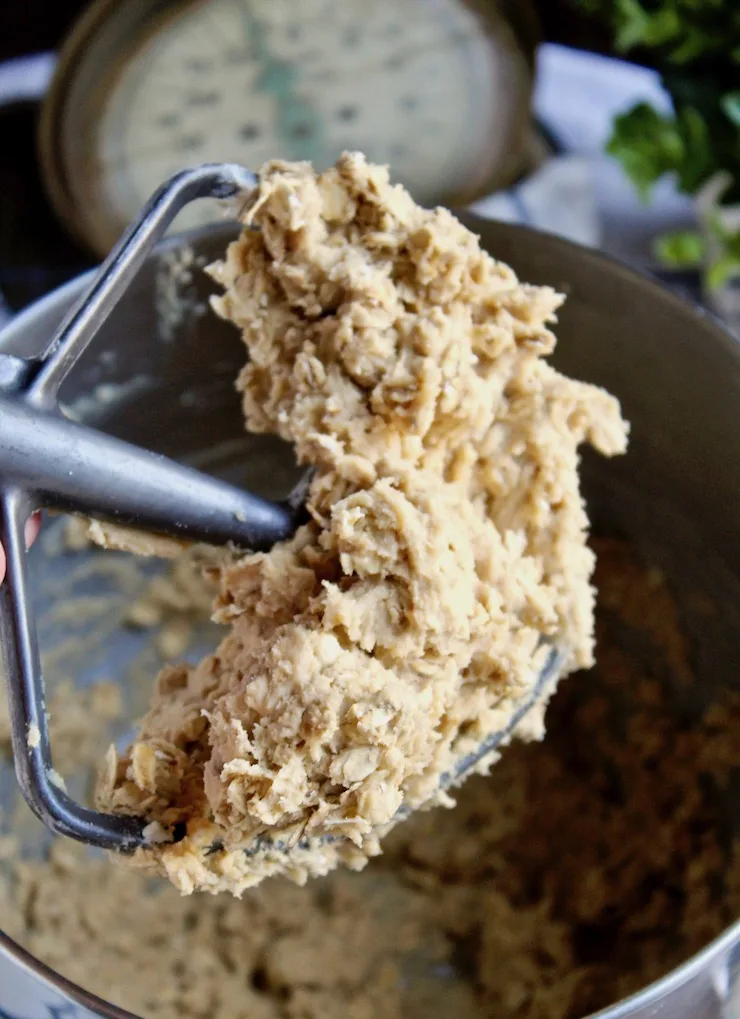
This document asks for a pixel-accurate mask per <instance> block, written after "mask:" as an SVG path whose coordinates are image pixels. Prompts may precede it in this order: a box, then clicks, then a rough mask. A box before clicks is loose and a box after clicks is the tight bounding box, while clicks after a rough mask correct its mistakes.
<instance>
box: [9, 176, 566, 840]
mask: <svg viewBox="0 0 740 1019" xmlns="http://www.w3.org/2000/svg"><path fill="white" fill-rule="evenodd" d="M255 184H256V178H255V176H254V175H253V174H252V173H250V172H249V171H248V170H245V169H243V168H242V167H240V166H236V165H233V164H214V165H205V166H200V167H195V168H193V169H190V170H185V171H183V172H182V173H179V174H177V175H176V176H175V177H173V178H172V179H171V180H170V181H169V182H168V183H167V184H165V185H164V186H163V187H162V188H160V190H159V191H157V192H156V194H154V195H153V197H152V198H151V199H150V201H149V203H148V204H147V205H146V206H145V208H144V210H143V212H142V214H141V216H140V217H139V219H138V220H137V221H136V222H135V223H133V224H132V225H131V227H130V228H129V229H128V230H127V231H126V233H125V234H124V235H123V237H122V239H121V240H120V241H119V243H118V244H117V245H116V247H115V248H114V249H113V251H112V252H111V254H110V255H109V256H108V258H107V259H106V260H105V262H104V263H103V264H102V266H101V267H100V269H99V271H98V272H97V274H96V275H95V277H94V278H93V280H92V283H91V284H90V287H89V289H88V290H87V292H86V293H85V294H84V296H83V298H82V299H81V300H80V301H79V302H78V303H77V305H76V306H75V307H74V308H73V309H72V310H71V311H70V313H69V314H68V315H67V317H66V318H65V319H64V321H63V322H62V325H61V326H60V328H59V330H58V331H57V333H56V335H55V336H54V338H53V339H52V340H51V342H50V343H49V345H48V348H47V350H46V351H45V352H44V353H43V354H42V355H41V356H40V357H39V358H38V359H36V360H33V361H26V360H23V359H20V358H15V357H11V356H8V355H0V541H1V542H2V544H3V546H4V548H5V554H6V560H7V570H6V573H7V576H6V580H5V582H4V583H3V584H2V585H0V646H1V647H2V654H3V659H4V665H5V672H6V675H7V687H8V699H9V707H10V721H11V732H12V741H13V756H14V760H15V769H16V774H17V776H18V782H19V784H20V788H21V791H22V793H23V796H24V797H25V799H26V802H27V803H28V805H29V807H30V808H31V810H33V812H34V813H35V814H36V815H37V816H38V817H39V818H40V819H41V821H43V823H44V824H45V825H46V826H47V827H48V828H50V829H51V830H52V831H53V832H56V833H58V834H61V835H67V836H70V837H71V838H74V839H77V840H79V841H81V842H86V843H88V844H90V845H94V846H100V847H102V848H104V849H116V850H119V851H123V852H130V851H133V850H134V849H136V848H137V847H138V846H144V845H147V844H148V839H147V837H146V834H145V832H146V827H147V826H146V821H145V820H143V819H141V818H134V817H125V816H119V815H111V814H103V813H101V812H99V811H95V810H90V809H88V808H86V807H83V806H82V805H81V804H79V803H77V802H75V801H74V800H73V799H71V797H69V796H68V795H67V793H66V792H65V791H64V790H63V789H62V788H61V787H60V785H59V782H58V779H57V777H56V772H55V771H54V770H53V764H52V755H51V747H50V743H49V731H48V721H47V714H46V705H45V694H44V678H43V674H42V671H41V662H40V657H39V649H38V643H37V639H36V625H35V621H34V616H33V609H32V602H31V598H30V592H29V574H28V565H27V556H28V554H27V552H26V547H25V537H24V529H25V522H26V520H27V518H28V516H29V515H30V514H31V512H32V511H33V510H35V509H36V508H37V507H39V506H43V507H51V508H55V509H61V510H68V511H74V512H79V513H84V514H85V515H87V516H92V517H99V518H102V519H105V520H109V521H113V522H114V523H117V524H123V525H127V526H133V527H138V528H141V529H144V530H147V531H150V532H151V531H153V532H158V533H161V534H167V535H171V536H173V537H176V538H185V539H191V540H195V541H205V542H209V543H211V544H226V543H228V542H234V543H235V544H236V545H237V546H239V547H242V548H246V549H251V550H256V551H259V550H266V549H269V548H270V547H271V546H272V545H274V544H275V542H277V541H281V540H283V539H285V538H288V537H290V535H292V534H293V533H294V531H295V529H296V527H297V526H298V525H299V523H300V522H301V521H302V519H304V517H305V508H304V500H305V495H306V491H307V486H308V481H309V479H310V474H306V475H304V478H303V480H302V481H301V482H300V483H299V485H298V486H297V488H296V489H295V490H294V492H293V494H292V495H291V496H290V497H289V498H288V499H287V500H286V501H285V502H283V503H274V502H269V501H267V500H265V499H260V498H258V497H257V496H255V495H252V494H250V493H249V492H244V491H241V490H239V489H237V488H233V487H232V486H230V485H227V484H225V483H222V482H220V481H216V480H214V479H212V478H209V477H206V476H205V475H203V474H201V473H199V472H198V471H195V470H192V469H190V468H187V467H184V466H181V465H180V464H176V463H174V462H172V461H170V460H167V459H166V458H165V457H162V456H159V455H157V454H154V453H151V452H147V451H146V450H143V449H139V448H138V447H137V446H132V445H130V444H128V443H125V442H122V441H120V440H118V439H114V438H111V437H110V436H106V435H103V434H102V433H100V432H96V431H94V430H92V429H89V428H86V427H84V426H82V425H79V424H76V423H74V422H72V421H70V420H68V419H67V418H65V417H63V415H62V413H61V411H60V408H59V399H58V394H59V387H60V385H61V383H62V381H63V380H64V378H65V377H66V375H67V373H68V372H69V371H70V369H71V368H72V367H73V366H74V364H75V363H76V361H77V359H78V358H79V357H80V355H81V354H82V353H83V351H84V350H85V349H86V347H87V346H88V344H89V343H90V342H91V340H92V339H93V337H94V336H95V334H96V332H97V331H98V329H99V328H100V326H101V325H102V323H103V322H104V321H105V319H106V317H107V316H108V314H109V313H110V312H111V310H112V309H113V307H114V306H115V304H116V302H117V300H118V299H119V298H120V297H121V295H122V294H123V292H124V291H125V289H126V287H127V285H128V284H129V283H130V282H131V280H132V279H133V277H134V276H135V274H136V272H137V271H138V269H139V268H140V267H141V265H142V263H143V262H144V259H145V258H146V256H147V255H148V253H149V251H150V250H151V248H152V246H153V245H154V243H155V242H156V241H157V240H158V239H159V238H160V237H161V236H162V235H163V233H164V232H165V230H166V228H167V227H168V226H169V224H170V223H171V222H172V220H173V219H174V217H175V215H176V214H177V213H178V212H179V211H180V209H181V208H182V207H183V206H184V205H186V204H188V203H189V202H191V201H194V200H195V199H197V198H231V197H236V196H238V195H239V194H240V192H242V191H244V190H246V189H250V188H252V187H254V185H255ZM545 659H546V660H545ZM564 659H565V655H564V653H563V652H562V650H560V649H557V648H555V647H550V646H549V645H548V647H547V648H546V649H545V654H544V659H543V658H542V657H540V658H539V659H538V660H539V661H540V663H541V667H540V671H539V674H538V675H537V676H536V677H534V678H533V681H532V683H531V684H530V685H528V687H527V689H526V690H525V691H523V692H522V693H521V694H520V696H519V697H515V698H514V703H513V704H512V705H511V711H510V712H509V714H508V722H507V724H506V726H505V728H503V729H502V730H501V731H499V732H494V733H490V734H489V735H488V736H487V737H486V739H484V740H482V741H481V743H480V745H479V746H478V747H477V748H476V749H475V751H474V752H473V753H471V754H469V755H468V756H466V757H465V758H464V759H463V760H461V761H460V762H458V765H457V767H456V768H455V769H454V770H453V771H451V772H450V773H449V774H448V775H445V776H443V779H442V786H443V788H448V787H452V786H455V785H457V784H459V783H460V782H461V781H462V780H463V779H464V777H465V776H466V774H468V773H469V772H471V771H473V770H475V769H476V768H477V767H478V766H479V765H480V764H481V762H482V761H483V760H484V758H486V757H487V756H488V755H490V754H491V753H492V752H493V751H495V750H496V748H498V747H499V746H501V745H503V744H504V743H506V742H507V741H508V740H509V739H510V738H511V736H512V735H513V733H514V730H515V729H516V727H517V726H518V725H519V724H520V723H521V722H522V720H523V719H524V716H525V715H526V714H527V713H528V712H529V711H530V710H531V708H532V707H533V706H534V705H535V704H539V703H542V701H543V700H545V699H546V698H547V697H548V695H549V693H550V692H551V691H552V689H553V688H554V686H555V682H556V680H557V677H558V675H559V674H560V672H561V670H562V668H563V664H564ZM543 662H544V664H542V663H543ZM408 812H409V810H408V808H405V807H403V806H402V807H401V808H400V809H399V812H398V815H397V819H398V820H400V819H402V818H403V817H405V816H406V814H407V813H408ZM327 841H334V839H333V838H327ZM280 848H284V849H289V848H295V847H289V846H283V845H282V843H280V842H275V841H268V840H266V841H265V843H264V845H258V846H257V847H256V849H253V850H250V852H259V851H260V850H261V849H270V850H275V849H280ZM298 848H300V845H299V846H298Z"/></svg>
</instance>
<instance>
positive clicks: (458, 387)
mask: <svg viewBox="0 0 740 1019" xmlns="http://www.w3.org/2000/svg"><path fill="white" fill-rule="evenodd" d="M242 219H243V223H244V230H243V232H242V234H241V237H240V238H239V239H238V240H237V241H235V242H234V243H233V244H232V245H231V246H230V248H229V250H228V252H227V255H226V258H225V260H224V261H223V263H219V264H218V265H216V266H214V267H213V268H212V270H211V271H212V274H213V275H214V277H215V278H216V279H217V280H218V281H219V283H220V284H221V285H222V286H223V289H224V294H223V297H221V298H220V299H219V300H218V301H216V302H215V307H216V310H217V311H218V313H219V314H220V315H222V316H223V317H224V318H227V319H230V320H231V321H233V322H234V323H235V325H237V326H238V327H239V328H240V329H241V331H242V335H243V338H244V342H245V344H246V346H247V349H248V352H249V362H248V364H247V366H246V367H245V368H244V370H243V372H242V374H241V376H240V378H239V380H238V387H239V389H240V390H241V391H242V393H243V394H244V412H245V417H246V422H247V427H248V428H249V429H250V430H251V431H253V432H271V433H275V434H277V435H279V436H281V437H282V438H283V439H285V440H288V441H289V442H291V443H293V445H294V447H295V450H296V453H297V456H298V459H299V461H300V462H301V463H303V464H307V465H311V466H313V468H314V469H315V475H314V478H313V481H312V483H311V487H310V494H309V499H308V507H309V511H310V517H311V519H310V522H309V523H307V524H306V525H305V526H303V527H302V528H301V529H300V530H299V531H298V533H297V534H296V535H295V537H294V538H293V539H292V540H291V541H288V542H284V543H282V544H280V545H278V546H276V547H275V548H274V549H273V550H272V551H271V552H270V553H269V554H259V555H245V556H243V557H242V558H240V559H237V560H236V561H235V562H232V563H229V564H227V565H225V566H223V567H222V568H221V570H220V589H219V594H218V597H217V600H216V605H215V618H216V619H217V620H218V621H220V622H222V623H224V624H227V625H228V626H229V631H228V633H227V635H226V636H225V638H224V640H223V641H222V643H221V645H220V647H219V648H218V649H217V651H216V652H215V654H213V655H211V656H209V657H208V658H206V659H205V660H204V661H202V662H201V663H200V664H199V665H197V666H195V667H191V666H187V665H175V666H171V667H169V668H167V669H165V671H164V672H163V673H162V675H161V676H160V677H159V680H158V684H157V689H156V694H155V697H154V700H153V703H152V706H151V710H150V712H149V714H148V715H147V717H146V718H145V719H144V721H143V723H142V725H141V729H140V732H139V735H138V736H137V739H136V741H135V742H134V744H133V745H132V747H131V748H130V750H129V752H128V753H126V754H125V755H124V756H122V757H120V758H119V757H118V756H117V755H116V752H115V750H113V749H111V751H110V752H109V755H108V758H107V761H106V766H105V768H104V772H103V775H102V777H101V781H100V784H99V789H98V804H99V806H101V807H103V808H105V809H109V810H110V809H112V810H115V811H120V812H125V813H134V814H138V815H141V816H143V817H144V818H146V819H147V820H148V821H149V822H158V825H161V826H164V828H165V829H166V830H168V831H171V830H172V829H173V828H174V826H175V825H178V824H184V825H185V826H186V836H185V838H184V839H182V840H181V841H178V842H176V843H174V844H173V843H170V844H164V845H157V846H153V847H152V848H151V849H147V850H142V851H140V852H139V853H138V854H137V856H136V858H135V861H134V862H135V863H137V864H139V865H141V866H144V867H147V868H154V869H156V870H157V871H158V872H160V873H162V874H166V875H167V877H169V879H170V880H171V881H172V882H173V883H174V884H175V885H176V887H177V888H179V889H180V890H181V891H182V892H186V893H187V892H191V891H193V890H194V889H205V890H208V891H212V892H217V891H222V890H228V891H231V892H234V893H235V894H240V893H241V892H242V891H243V890H244V889H245V888H247V887H249V886H250V885H254V884H256V883H257V882H259V881H260V880H261V879H262V878H264V877H265V876H268V875H271V874H277V873H283V874H286V875H287V876H288V877H290V878H292V879H293V880H295V881H298V882H302V881H304V880H305V879H306V877H308V876H310V875H318V874H324V873H326V872H327V871H329V870H330V869H332V868H333V867H334V866H336V865H337V864H338V863H340V862H342V863H344V864H347V865H349V866H352V867H355V868H359V867H361V866H363V865H364V864H365V862H366V861H367V858H368V857H369V856H372V855H375V854H377V853H378V852H379V837H380V836H381V835H382V834H384V833H385V832H386V831H387V830H388V828H389V826H390V825H392V823H393V820H394V818H395V817H396V814H397V811H398V809H399V807H401V806H402V805H403V806H404V807H408V808H412V809H417V808H421V807H428V806H431V805H434V804H436V803H439V802H445V803H451V802H452V801H451V800H450V799H449V797H445V796H440V794H439V786H440V777H441V776H442V775H443V774H444V773H447V772H449V771H450V770H451V769H453V768H454V765H455V762H456V761H458V760H459V759H460V758H461V757H462V756H464V755H465V754H466V753H468V752H469V751H470V750H471V748H473V747H474V746H476V745H477V744H478V743H479V742H480V740H481V739H482V738H483V737H484V736H485V735H486V734H488V733H489V732H491V731H493V730H497V729H500V728H502V726H503V724H504V723H505V722H506V720H507V717H508V716H509V714H510V712H511V709H512V704H513V703H514V701H515V699H516V698H517V697H519V696H521V695H522V693H523V692H525V691H526V690H527V689H528V688H529V687H530V686H531V684H532V683H533V682H534V680H535V678H536V675H537V672H538V670H539V668H540V667H541V665H542V662H543V661H544V657H545V655H546V653H547V647H546V646H544V644H543V640H544V641H545V642H549V643H555V644H557V645H558V646H560V647H562V648H563V649H564V650H565V652H566V654H567V665H566V669H565V671H566V672H569V671H572V670H573V669H575V668H579V667H582V666H586V665H589V664H590V663H591V661H592V644H593V637H592V631H593V590H592V588H591V585H590V575H591V571H592V567H593V556H592V553H591V552H590V551H589V549H588V548H587V545H586V530H587V523H588V522H587V518H586V514H585V510H584V507H583V502H582V499H581V496H580V493H579V485H578V446H579V445H580V444H581V443H583V442H589V443H591V444H592V445H593V446H595V447H596V448H597V449H598V450H599V451H601V452H602V453H604V454H606V455H612V454H616V453H621V452H622V451H623V450H624V449H625V445H626V426H625V424H624V422H623V421H622V419H621V417H620V413H619V406H618V404H617V401H616V400H615V399H614V398H613V397H611V396H610V395H608V394H607V393H605V392H603V391H602V390H600V389H598V388H595V387H593V386H589V385H586V384H583V383H580V382H575V381H572V380H570V379H567V378H565V377H564V376H562V375H560V374H559V373H558V372H556V371H555V370H554V369H553V368H552V367H550V366H549V365H548V364H547V362H546V361H545V356H546V355H548V354H549V353H551V351H552V349H553V347H554V345H555V337H554V336H553V334H552V332H551V331H550V328H549V325H550V324H551V323H552V322H553V321H554V319H555V311H556V309H557V308H558V306H559V305H560V303H561V301H562V298H561V297H560V296H559V295H558V294H556V293H555V292H554V291H553V290H551V289H549V288H547V287H533V286H528V285H526V284H523V283H520V282H519V281H518V280H517V278H516V276H515V274H514V273H513V271H512V270H511V269H509V268H508V267H507V266H505V265H503V264H501V263H499V262H497V261H496V260H495V259H494V258H492V257H491V256H490V255H488V254H486V253H485V252H483V251H482V250H481V248H480V246H479V243H478V240H477V238H476V237H475V236H474V235H473V234H471V233H470V232H469V231H468V230H467V229H465V228H464V227H463V226H462V225H461V224H460V223H458V222H457V220H456V219H455V218H454V217H453V216H452V215H451V214H450V213H449V212H447V211H445V210H443V209H437V210H434V211H427V210H423V209H421V208H419V207H418V206H416V205H415V204H414V203H413V201H412V200H411V198H410V197H409V196H408V194H407V193H406V192H405V191H404V190H403V189H402V188H400V187H393V186H391V185H390V184H389V182H388V177H387V173H386V171H385V170H384V169H382V168H379V167H374V166H369V165H368V164H367V163H366V162H365V160H364V159H363V157H361V156H359V155H345V156H344V157H342V158H341V159H340V160H339V162H338V164H337V166H336V167H335V168H333V169H330V170H328V171H327V172H325V173H323V174H321V175H320V176H316V175H315V174H314V173H313V171H312V170H311V168H310V167H309V166H308V165H307V164H285V163H271V164H268V165H267V166H266V167H265V168H264V169H263V170H262V172H261V174H260V182H259V186H258V187H257V188H256V189H255V191H254V192H253V193H252V194H250V195H248V196H247V197H246V200H245V204H244V207H243V213H242ZM255 228H256V229H255ZM538 722H539V718H535V719H534V723H532V724H530V725H529V726H528V727H527V734H529V735H532V734H536V733H537V732H538V731H541V726H539V725H538ZM488 763H490V761H489V762H488ZM157 830H161V829H160V828H158V829H157ZM327 837H329V838H331V839H332V841H331V842H326V841H325V840H326V838H327Z"/></svg>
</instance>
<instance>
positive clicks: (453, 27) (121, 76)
mask: <svg viewBox="0 0 740 1019" xmlns="http://www.w3.org/2000/svg"><path fill="white" fill-rule="evenodd" d="M121 6H125V5H121ZM138 6H139V7H141V6H142V5H141V4H138ZM144 6H145V5H144ZM155 6H157V5H156V4H155ZM159 7H160V8H161V10H160V9H158V10H156V11H155V10H153V11H152V14H151V17H149V18H148V19H145V22H144V24H143V25H140V26H139V28H138V31H137V32H136V33H135V35H136V38H135V39H134V40H133V42H131V41H126V40H121V46H120V51H119V52H118V53H117V54H116V57H115V59H113V60H111V59H110V53H111V49H112V48H113V49H114V50H115V47H114V46H112V43H111V39H110V38H108V39H107V40H106V43H105V53H107V54H108V67H109V68H110V70H108V71H107V72H106V73H103V72H102V71H100V73H99V74H98V75H97V88H93V90H92V93H90V92H89V89H88V90H87V94H88V98H87V99H86V98H85V90H82V89H80V88H79V87H78V88H77V90H76V92H77V106H78V108H77V110H76V111H70V110H69V103H68V104H67V105H66V106H65V104H64V103H63V102H62V103H60V102H59V101H57V105H56V119H57V120H59V121H61V122H62V123H60V125H59V126H58V128H57V134H58V136H59V138H60V144H57V146H56V150H57V151H58V152H61V153H62V156H63V160H64V161H66V164H67V165H66V166H62V167H58V168H57V170H58V172H59V173H60V175H61V176H62V177H63V178H64V179H65V182H66V183H65V191H66V197H67V199H68V201H67V204H68V205H70V204H71V205H73V206H74V207H75V214H76V215H77V218H78V220H79V223H78V225H77V229H78V232H82V233H83V235H85V236H86V238H87V239H88V240H89V241H90V242H91V243H92V244H93V246H94V247H96V248H97V249H98V250H101V251H102V250H105V249H106V248H108V247H109V246H110V245H111V244H112V243H113V241H114V240H115V238H116V237H117V236H118V234H119V233H120V231H121V229H122V228H123V226H124V225H125V224H126V223H127V222H129V221H130V220H131V218H132V217H133V216H135V214H136V213H137V212H138V210H139V209H140V208H141V206H142V205H143V203H144V202H145V201H146V199H147V198H148V197H149V195H150V194H151V193H152V192H153V191H154V190H155V189H156V188H157V187H158V186H159V184H161V183H162V181H163V180H165V179H166V178H167V177H169V176H170V175H172V174H173V173H175V172H176V171H178V170H180V169H182V168H183V167H185V166H190V165H193V164H195V163H201V162H211V161H234V162H238V163H242V164H243V165H244V166H247V167H249V168H250V169H257V168H259V166H260V165H261V164H262V163H264V162H265V161H266V160H268V159H274V158H283V159H291V160H299V159H307V160H310V161H311V162H312V163H313V164H314V165H315V166H316V167H317V168H323V167H326V166H328V165H329V164H331V163H332V162H333V161H334V160H335V159H336V157H337V156H338V155H339V154H340V153H341V152H342V151H344V150H359V151H362V152H364V153H365V154H366V155H367V156H368V158H369V159H371V160H372V161H374V162H381V163H388V164H389V165H390V167H391V173H392V176H393V179H394V180H396V181H399V182H401V183H403V184H405V185H406V186H407V187H408V188H409V190H410V191H411V192H412V194H413V195H414V197H415V198H416V199H417V200H419V201H420V202H422V203H425V204H433V203H436V202H439V201H450V200H451V199H457V198H469V197H474V196H477V195H478V194H480V193H482V192H483V191H485V190H486V189H487V188H488V187H490V186H493V185H495V184H497V183H500V182H501V181H500V180H497V177H502V176H506V174H507V173H508V172H510V167H511V154H512V152H513V151H516V149H517V143H518V142H519V139H520V138H521V136H522V135H523V134H524V133H525V131H524V130H522V121H524V122H525V128H526V118H527V101H528V97H529V87H530V81H529V69H528V65H527V61H526V58H525V57H524V55H523V54H522V52H521V50H520V49H519V47H518V45H517V41H516V38H515V36H514V34H513V32H512V30H511V29H510V28H509V27H508V25H507V24H506V22H505V21H504V20H503V19H501V18H500V17H499V16H498V14H497V13H496V8H495V4H493V3H491V4H485V5H481V6H473V4H471V3H469V2H468V0H196V2H186V3H179V4H176V5H175V6H174V7H173V6H172V5H171V4H169V5H167V6H164V7H163V6H162V5H161V4H160V5H159ZM108 35H109V36H110V35H111V31H110V29H109V30H108ZM101 48H102V47H101ZM83 52H85V58H84V59H85V60H86V61H87V63H88V65H89V67H88V71H87V74H86V75H85V74H84V73H80V72H79V71H78V73H77V77H78V78H79V79H82V78H85V77H86V78H87V81H88V83H90V82H93V83H94V82H95V78H96V76H95V74H94V73H92V72H91V70H90V67H91V66H94V64H95V36H94V35H93V37H92V39H90V38H88V41H87V48H86V51H83ZM101 56H102V53H101ZM67 63H68V64H70V63H71V61H69V60H68V61H67ZM68 73H69V72H68ZM71 73H72V74H74V71H72V72H71ZM74 84H75V83H74V81H73V82H72V85H73V86H74ZM74 93H75V89H74V87H71V88H69V89H68V96H69V99H70V100H71V99H72V98H73V96H74ZM80 103H82V104H83V107H85V108H83V109H82V110H80V109H79V104H80ZM65 112H66V114H67V115H66V118H65ZM47 119H48V118H47ZM53 130H54V128H53V127H52V131H53ZM48 133H49V125H48V124H47V134H48ZM57 190H58V188H57ZM53 192H54V188H52V193H53ZM66 212H67V218H68V220H69V218H70V215H69V212H70V210H69V208H67V210H66ZM218 215H219V212H218V211H217V209H216V207H215V203H211V202H200V203H196V204H194V205H192V206H190V207H189V208H188V209H187V210H185V212H184V213H182V214H181V216H180V217H179V218H178V221H177V226H178V228H185V227H191V226H194V225H197V224H199V223H202V222H206V221H209V220H213V219H214V218H217V217H218ZM80 227H81V230H80Z"/></svg>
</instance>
